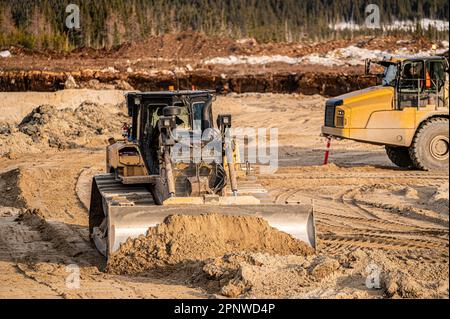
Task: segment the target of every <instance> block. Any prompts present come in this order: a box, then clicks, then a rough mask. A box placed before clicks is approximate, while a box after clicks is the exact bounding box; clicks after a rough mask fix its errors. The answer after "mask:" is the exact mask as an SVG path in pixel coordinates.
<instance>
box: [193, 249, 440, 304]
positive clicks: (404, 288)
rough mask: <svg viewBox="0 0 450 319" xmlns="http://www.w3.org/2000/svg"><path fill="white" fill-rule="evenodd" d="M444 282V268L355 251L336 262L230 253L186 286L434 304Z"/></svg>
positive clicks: (237, 293)
mask: <svg viewBox="0 0 450 319" xmlns="http://www.w3.org/2000/svg"><path fill="white" fill-rule="evenodd" d="M407 265H408V266H409V267H406V266H407ZM199 267H200V266H199ZM447 279H448V269H446V267H445V265H438V264H434V265H432V266H430V265H429V264H426V263H423V262H422V261H421V260H413V259H411V260H408V261H407V264H405V260H404V258H399V257H398V256H395V255H393V254H388V253H386V252H383V251H364V250H361V249H356V250H353V251H349V252H347V253H346V254H343V255H338V256H332V255H324V254H319V255H308V256H292V255H288V256H274V255H269V254H267V253H231V254H227V255H224V256H221V257H218V258H214V259H209V260H206V261H205V262H204V263H203V264H202V265H201V271H200V272H199V273H197V274H194V275H192V277H191V278H190V280H188V281H189V282H190V283H191V284H194V285H198V286H200V287H203V288H205V289H206V290H208V291H209V292H211V293H219V294H221V295H224V296H227V297H249V298H255V297H256V298H330V297H332V298H369V297H371V298H437V297H448V280H447ZM378 284H379V285H378Z"/></svg>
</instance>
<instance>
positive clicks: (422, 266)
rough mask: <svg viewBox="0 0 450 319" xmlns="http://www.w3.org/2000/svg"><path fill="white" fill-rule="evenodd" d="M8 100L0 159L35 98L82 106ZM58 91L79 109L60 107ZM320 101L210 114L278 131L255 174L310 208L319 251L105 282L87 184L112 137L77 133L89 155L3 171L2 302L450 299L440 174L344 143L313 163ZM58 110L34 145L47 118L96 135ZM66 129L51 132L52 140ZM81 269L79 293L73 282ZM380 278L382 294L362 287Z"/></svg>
mask: <svg viewBox="0 0 450 319" xmlns="http://www.w3.org/2000/svg"><path fill="white" fill-rule="evenodd" d="M107 92H108V94H110V93H111V94H114V96H115V97H111V96H108V98H107V99H108V100H105V101H104V102H102V99H103V97H105V96H106V95H107V94H105V92H102V91H83V92H80V94H82V95H83V96H88V97H89V100H94V101H95V102H96V103H107V104H111V105H113V104H115V103H116V102H117V103H119V102H121V101H120V96H121V95H120V93H121V92H112V91H107ZM4 94H6V93H1V94H0V101H2V102H1V103H0V110H1V112H0V113H1V115H2V122H7V123H9V126H8V130H4V131H3V133H1V134H0V137H1V139H0V141H3V144H0V149H2V147H3V149H7V148H8V147H10V146H11V143H5V140H8V139H13V138H16V137H17V135H14V134H18V133H17V132H15V130H13V131H14V132H13V133H11V127H12V126H11V125H14V124H18V123H19V121H20V120H21V117H23V116H24V115H25V114H27V113H29V112H30V111H31V110H32V108H33V106H32V104H33V103H32V102H31V101H35V102H36V105H35V106H38V105H40V104H43V102H42V101H45V104H50V105H55V106H56V107H57V109H62V108H64V107H70V108H71V109H75V108H76V107H77V105H76V104H77V103H78V102H76V101H79V100H77V99H78V98H76V97H75V96H76V95H77V94H78V92H77V91H74V92H61V93H57V94H56V95H53V94H50V95H49V94H47V93H23V97H22V99H23V100H26V101H28V102H27V103H28V106H23V108H18V111H17V110H16V109H13V108H11V107H7V106H5V103H4V102H3V101H5V100H6V98H5V96H3V95H4ZM59 95H65V96H66V97H65V98H64V100H67V99H69V100H70V99H72V101H75V102H73V103H74V104H71V103H72V102H67V103H68V104H67V105H63V104H61V100H60V98H57V96H59ZM17 100H18V101H20V100H21V98H20V97H19V96H17ZM83 100H85V99H83ZM324 101H325V99H324V98H323V97H321V96H301V95H272V94H263V95H260V94H247V95H229V96H225V97H218V98H217V100H216V102H215V107H216V111H215V112H216V113H220V112H229V113H232V114H233V122H234V126H241V127H274V128H278V130H279V144H280V149H279V157H280V163H279V164H280V168H279V169H278V171H277V172H276V173H275V174H273V175H259V176H257V178H258V181H259V182H260V183H261V184H262V185H264V186H265V187H266V188H267V189H268V191H269V195H270V196H271V197H272V198H273V200H274V201H276V202H278V203H286V202H291V201H292V202H302V201H313V203H314V210H315V219H316V226H317V242H318V245H317V249H316V253H314V254H311V255H307V256H303V255H299V256H296V255H289V254H288V255H283V256H282V255H274V254H269V253H267V252H242V251H240V252H239V251H229V252H228V253H226V254H224V255H222V256H219V257H214V258H209V259H203V260H199V261H195V262H189V261H186V262H184V263H179V264H178V265H177V267H175V268H167V269H162V271H158V272H148V273H145V274H142V273H140V274H134V275H117V274H112V273H108V272H106V271H105V266H106V264H105V261H104V259H103V258H102V257H101V255H99V254H98V253H97V251H96V250H95V249H94V248H92V246H91V244H90V242H89V239H88V230H87V222H88V220H87V209H86V205H87V203H88V200H87V199H86V198H87V196H88V193H87V191H86V190H87V189H89V182H88V181H89V177H90V176H92V175H93V174H94V173H95V172H99V171H102V170H103V169H104V165H105V163H104V160H105V159H104V148H103V147H102V145H101V143H103V142H106V139H107V137H108V134H114V133H120V132H109V131H108V132H100V134H94V135H92V136H91V135H90V134H86V135H83V136H84V137H83V138H84V139H83V141H86V143H87V145H88V147H82V146H80V145H79V144H76V145H75V146H73V147H65V148H58V147H55V146H54V145H52V144H51V143H49V144H48V145H45V147H42V148H38V149H37V150H34V151H33V152H29V149H28V148H27V147H23V148H22V149H21V148H19V149H17V148H16V149H15V152H14V156H5V157H3V158H2V160H1V161H0V280H1V281H2V282H3V283H4V284H2V285H1V287H0V297H1V298H33V297H41V298H93V297H97V298H183V297H184V298H214V297H219V298H222V297H226V296H228V297H239V296H242V297H263V298H265V297H277V298H282V297H290V298H386V297H387V298H389V297H392V298H448V278H449V271H448V258H449V255H448V244H449V237H448V186H447V185H448V173H447V172H441V173H439V172H419V171H404V170H400V169H397V168H396V167H394V166H393V165H392V164H391V163H390V162H389V160H388V158H387V157H386V155H385V153H384V149H383V148H382V147H376V146H370V145H363V144H358V143H354V142H350V141H340V142H335V141H333V145H332V151H331V155H330V158H331V164H329V165H327V166H321V163H322V161H323V155H324V147H325V141H324V139H323V138H321V137H320V136H319V133H320V126H321V124H322V121H323V119H322V118H323V105H324ZM81 102H82V101H80V103H81ZM111 105H109V106H108V107H106V108H102V112H107V111H108V110H110V111H111V116H112V117H113V118H114V120H115V121H118V120H120V119H121V117H120V114H119V113H120V112H118V111H117V108H120V107H119V106H118V107H117V108H114V106H111ZM61 114H63V115H64V116H62V115H61ZM61 114H60V113H55V115H54V116H53V117H52V116H51V119H53V120H51V121H47V122H45V123H44V124H43V125H44V128H45V129H42V130H40V131H39V134H38V135H37V136H36V137H35V141H36V143H37V144H39V145H43V144H45V143H48V135H49V134H50V133H49V132H51V131H52V130H51V129H52V126H51V125H55V123H57V122H53V121H54V120H55V119H62V120H64V123H67V121H68V120H70V119H78V122H77V127H75V128H74V129H76V130H81V129H80V128H81V127H83V129H85V130H86V132H87V131H88V129H91V130H94V131H95V130H96V129H97V128H95V127H90V126H89V125H85V126H83V125H84V124H83V123H82V122H80V121H79V120H80V118H78V117H73V116H74V115H73V114H72V113H70V114H68V113H61ZM118 114H119V115H118ZM118 116H119V117H118ZM36 123H37V124H39V123H40V122H39V121H37V122H36ZM36 123H35V124H36ZM87 123H88V122H87ZM37 124H36V125H37ZM88 124H89V123H88ZM114 127H115V128H116V129H117V126H114ZM114 127H112V128H111V130H112V129H114ZM69 128H70V125H69ZM69 131H70V129H67V130H63V131H61V132H60V134H59V135H57V137H58V138H59V139H60V141H62V140H63V137H64V135H65V134H67V132H69ZM19 132H22V131H20V129H19ZM24 134H25V133H24ZM46 136H47V137H46ZM67 138H68V139H69V138H72V137H71V135H69V136H68V137H67ZM80 141H81V140H80ZM93 141H95V143H94V142H93ZM102 141H103V142H102ZM12 144H13V146H17V145H14V143H12ZM6 153H7V152H6ZM4 154H5V152H4ZM74 265H76V266H74ZM73 267H78V268H73ZM74 269H75V270H74ZM78 270H79V273H80V276H81V277H80V278H81V280H80V285H79V287H77V286H73V282H71V278H73V277H72V276H71V275H73V273H74V271H75V273H76V272H77V271H78ZM376 273H379V274H380V276H379V278H380V288H379V289H369V288H367V286H366V281H367V280H369V279H370V278H373V275H374V274H376ZM375 283H376V281H375ZM369 286H370V285H369Z"/></svg>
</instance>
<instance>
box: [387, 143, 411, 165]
mask: <svg viewBox="0 0 450 319" xmlns="http://www.w3.org/2000/svg"><path fill="white" fill-rule="evenodd" d="M386 154H387V156H388V157H389V159H390V160H391V162H392V163H394V164H395V165H397V166H398V167H402V168H411V167H413V162H412V160H411V157H410V156H409V150H408V148H407V147H394V146H386Z"/></svg>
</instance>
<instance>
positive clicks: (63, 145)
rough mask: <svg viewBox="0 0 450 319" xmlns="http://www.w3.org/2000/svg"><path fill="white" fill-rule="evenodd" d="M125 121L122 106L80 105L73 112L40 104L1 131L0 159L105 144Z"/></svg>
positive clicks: (86, 103) (90, 103) (117, 132)
mask: <svg viewBox="0 0 450 319" xmlns="http://www.w3.org/2000/svg"><path fill="white" fill-rule="evenodd" d="M126 121H128V117H127V116H126V114H125V108H124V105H123V104H118V105H109V104H97V103H92V102H83V103H81V104H80V105H79V106H78V107H77V108H75V109H70V108H66V109H58V108H57V107H56V106H53V105H41V106H39V107H37V108H35V109H34V110H33V111H32V112H31V113H29V114H28V115H27V116H25V117H24V118H23V120H22V121H21V122H20V123H19V124H18V125H11V124H8V125H3V126H1V128H0V156H6V157H14V156H15V154H18V153H38V152H40V151H43V150H45V149H48V148H55V149H69V148H79V147H97V146H100V145H105V144H106V141H107V139H108V137H110V136H112V135H117V134H120V128H121V126H122V125H123V123H124V122H126Z"/></svg>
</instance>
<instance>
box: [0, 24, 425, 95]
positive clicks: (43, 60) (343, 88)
mask: <svg viewBox="0 0 450 319" xmlns="http://www.w3.org/2000/svg"><path fill="white" fill-rule="evenodd" d="M348 47H352V48H354V49H357V50H362V51H363V52H365V54H370V53H371V52H372V51H376V50H387V51H388V52H396V50H403V49H407V50H408V52H414V53H417V52H419V51H421V50H429V49H430V48H431V43H430V41H429V40H427V39H425V38H419V39H416V38H413V37H408V38H401V39H400V38H396V37H391V36H390V37H381V38H378V37H377V38H371V37H361V38H357V39H353V40H333V41H326V42H317V43H310V42H304V43H268V44H260V43H258V42H257V41H255V40H254V39H243V40H238V41H236V40H232V39H225V38H219V37H207V36H205V35H203V34H199V33H193V32H183V33H180V34H166V35H163V36H158V37H151V38H149V39H148V40H146V41H142V42H139V43H128V44H123V45H121V46H119V47H115V48H111V49H108V50H107V49H103V50H93V49H89V48H81V49H78V50H75V51H73V52H71V53H67V54H60V53H55V52H37V51H30V50H25V49H23V48H10V52H11V56H10V57H8V58H2V59H0V91H5V92H6V91H30V90H32V91H56V90H60V89H63V88H74V87H79V88H109V89H114V88H115V89H121V90H130V89H133V88H134V89H136V90H141V91H151V90H160V89H167V88H168V87H169V86H171V85H173V86H174V87H175V88H180V89H190V88H192V86H195V87H197V88H200V89H217V90H220V91H228V92H237V93H241V92H274V93H303V94H322V95H327V96H333V95H338V94H342V93H345V92H348V91H352V90H356V89H360V88H365V87H367V86H370V85H373V84H374V83H375V82H376V79H375V78H365V77H363V76H362V74H363V67H362V65H363V60H364V58H363V57H360V60H361V61H359V62H360V63H359V65H354V64H352V63H342V64H340V65H339V66H336V65H332V64H330V58H329V57H327V54H328V53H329V52H331V51H333V50H336V49H340V48H348ZM309 55H314V57H313V59H319V60H321V61H322V62H321V63H320V64H310V62H305V63H303V62H301V63H300V62H299V61H298V62H286V61H285V60H288V61H289V59H294V60H295V59H300V58H303V57H305V56H309ZM338 55H340V54H338ZM344 55H350V56H347V58H349V57H350V58H351V57H352V56H353V53H351V52H350V53H348V52H347V53H345V54H344ZM217 57H219V58H230V57H259V58H261V57H265V58H268V59H267V61H266V62H265V63H261V64H260V63H256V64H252V63H244V64H237V65H234V64H230V65H226V64H225V65H224V64H220V63H219V64H215V63H206V62H205V61H207V60H208V59H214V58H217ZM274 57H277V58H278V59H271V58H274ZM355 58H357V57H355ZM36 66H39V67H38V68H36ZM70 77H71V78H73V79H74V80H75V82H72V83H68V85H67V80H68V79H69V78H70ZM69 82H71V81H69Z"/></svg>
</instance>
